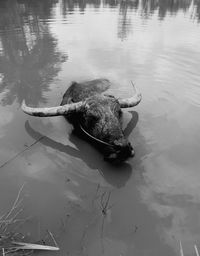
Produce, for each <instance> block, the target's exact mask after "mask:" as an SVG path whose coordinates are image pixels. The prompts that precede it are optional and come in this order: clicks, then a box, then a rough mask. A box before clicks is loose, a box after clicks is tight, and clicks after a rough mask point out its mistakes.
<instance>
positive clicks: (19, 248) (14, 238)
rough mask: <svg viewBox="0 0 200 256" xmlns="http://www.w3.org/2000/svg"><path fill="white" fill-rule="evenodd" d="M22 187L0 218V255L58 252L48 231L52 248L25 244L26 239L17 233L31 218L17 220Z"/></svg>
mask: <svg viewBox="0 0 200 256" xmlns="http://www.w3.org/2000/svg"><path fill="white" fill-rule="evenodd" d="M24 186H25V185H24V184H23V185H22V186H21V188H20V189H19V191H18V193H17V196H16V199H15V201H14V203H13V204H12V206H11V208H10V209H9V211H8V212H7V213H5V214H4V215H3V216H1V217H0V251H1V252H2V255H3V256H6V255H10V254H12V255H31V254H32V253H33V252H34V250H48V251H49V250H50V251H58V250H59V247H58V244H57V242H56V240H55V238H54V236H53V234H52V233H51V232H50V231H48V236H49V237H50V238H51V240H52V241H53V243H54V246H49V245H46V244H42V245H41V244H35V243H27V242H25V239H26V237H25V236H24V235H23V234H21V233H19V232H17V230H18V229H19V227H20V226H21V225H23V224H24V223H25V222H26V221H27V220H30V218H31V217H29V218H26V219H22V218H19V216H20V213H22V211H23V208H22V203H23V200H24V198H23V196H22V191H23V189H24Z"/></svg>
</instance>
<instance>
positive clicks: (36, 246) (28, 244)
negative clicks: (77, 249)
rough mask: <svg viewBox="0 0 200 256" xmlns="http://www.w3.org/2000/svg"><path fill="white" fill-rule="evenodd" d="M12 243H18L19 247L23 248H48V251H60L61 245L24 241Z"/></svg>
mask: <svg viewBox="0 0 200 256" xmlns="http://www.w3.org/2000/svg"><path fill="white" fill-rule="evenodd" d="M12 244H14V245H17V247H16V248H17V249H21V250H47V251H59V250H60V248H59V247H55V246H48V245H41V244H30V243H22V242H12Z"/></svg>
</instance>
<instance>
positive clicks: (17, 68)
mask: <svg viewBox="0 0 200 256" xmlns="http://www.w3.org/2000/svg"><path fill="white" fill-rule="evenodd" d="M36 2H37V5H38V6H37V8H35V4H36ZM36 2H35V1H27V2H25V3H21V4H20V3H18V2H17V1H3V3H2V2H1V6H0V33H1V34H0V40H1V48H2V49H1V51H2V54H1V55H0V66H1V73H2V81H1V88H0V92H4V91H5V92H6V93H5V95H4V98H3V102H2V104H3V105H7V104H8V105H10V104H12V103H13V102H14V101H15V100H17V101H18V102H19V103H21V102H22V100H23V99H26V100H27V102H30V103H34V104H37V103H38V102H45V98H44V96H43V92H45V91H48V90H49V85H50V83H51V82H52V81H53V79H54V78H55V77H56V75H57V74H58V72H59V70H60V63H61V62H63V61H65V60H66V56H65V55H63V54H61V53H60V52H59V51H58V50H57V49H56V39H55V38H54V37H53V36H52V34H51V33H50V32H49V27H48V24H46V23H44V22H41V21H40V19H44V18H46V17H49V16H50V15H51V9H52V4H53V1H52V2H51V1H47V3H44V2H43V3H42V2H39V1H36ZM38 9H39V10H40V11H39V13H38Z"/></svg>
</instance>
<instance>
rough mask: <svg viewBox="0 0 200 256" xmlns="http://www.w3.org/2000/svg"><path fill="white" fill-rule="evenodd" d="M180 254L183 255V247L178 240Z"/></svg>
mask: <svg viewBox="0 0 200 256" xmlns="http://www.w3.org/2000/svg"><path fill="white" fill-rule="evenodd" d="M180 254H181V256H184V254H183V247H182V243H181V241H180Z"/></svg>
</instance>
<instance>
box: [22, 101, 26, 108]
mask: <svg viewBox="0 0 200 256" xmlns="http://www.w3.org/2000/svg"><path fill="white" fill-rule="evenodd" d="M25 108H26V103H25V100H23V101H22V104H21V109H22V110H23V111H24V110H25Z"/></svg>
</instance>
